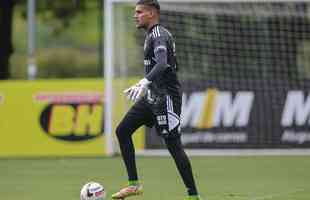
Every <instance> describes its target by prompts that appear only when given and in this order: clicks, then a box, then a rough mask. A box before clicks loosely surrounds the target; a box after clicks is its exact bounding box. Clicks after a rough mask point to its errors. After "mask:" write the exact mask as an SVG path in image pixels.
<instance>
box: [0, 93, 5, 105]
mask: <svg viewBox="0 0 310 200" xmlns="http://www.w3.org/2000/svg"><path fill="white" fill-rule="evenodd" d="M3 101H4V96H3V95H2V94H0V104H1V103H3Z"/></svg>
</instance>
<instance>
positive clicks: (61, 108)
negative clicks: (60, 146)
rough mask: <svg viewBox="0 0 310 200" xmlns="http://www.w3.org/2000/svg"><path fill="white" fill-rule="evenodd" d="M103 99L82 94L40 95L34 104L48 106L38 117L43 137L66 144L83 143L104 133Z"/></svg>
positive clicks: (36, 97) (90, 93) (98, 96)
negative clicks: (65, 142)
mask: <svg viewBox="0 0 310 200" xmlns="http://www.w3.org/2000/svg"><path fill="white" fill-rule="evenodd" d="M102 99H103V95H102V94H101V93H98V92H95V93H94V92H85V93H74V92H64V93H40V94H37V95H36V96H35V100H36V101H39V102H42V103H43V102H45V103H48V104H47V106H46V107H45V108H44V109H43V111H42V112H41V115H40V125H41V128H42V129H43V130H44V131H45V133H46V134H47V135H49V136H51V137H53V138H56V139H59V140H65V141H84V140H89V139H93V138H96V137H99V136H101V135H102V132H103V100H102Z"/></svg>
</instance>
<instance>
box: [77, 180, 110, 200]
mask: <svg viewBox="0 0 310 200" xmlns="http://www.w3.org/2000/svg"><path fill="white" fill-rule="evenodd" d="M105 196H106V191H105V190H104V187H103V186H102V185H101V184H100V183H96V182H89V183H86V184H85V185H83V187H82V189H81V195H80V197H81V200H104V199H105Z"/></svg>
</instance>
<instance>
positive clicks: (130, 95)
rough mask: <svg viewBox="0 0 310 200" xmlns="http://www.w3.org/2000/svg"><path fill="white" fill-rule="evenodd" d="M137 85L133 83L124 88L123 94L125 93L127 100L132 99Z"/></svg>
mask: <svg viewBox="0 0 310 200" xmlns="http://www.w3.org/2000/svg"><path fill="white" fill-rule="evenodd" d="M137 89H138V88H137V85H133V86H131V87H130V88H127V89H126V90H124V91H123V92H124V94H125V95H126V97H127V99H129V100H133V96H134V94H135V93H136V90H137Z"/></svg>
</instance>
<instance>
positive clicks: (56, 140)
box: [0, 79, 143, 157]
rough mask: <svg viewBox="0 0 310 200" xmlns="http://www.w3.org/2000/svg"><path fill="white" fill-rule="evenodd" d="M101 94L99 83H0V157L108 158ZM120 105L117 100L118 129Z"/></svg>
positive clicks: (121, 101) (116, 116) (136, 140)
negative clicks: (102, 156)
mask: <svg viewBox="0 0 310 200" xmlns="http://www.w3.org/2000/svg"><path fill="white" fill-rule="evenodd" d="M116 85H117V84H116ZM115 92H117V89H116V91H115ZM103 94H104V83H103V80H100V79H98V80H94V79H91V80H84V79H82V80H81V79H72V80H44V81H43V80H42V81H14V82H13V81H3V82H1V83H0V119H1V120H0V134H1V140H0V157H10V156H15V157H20V156H99V155H104V154H105V134H104V133H103V130H104V126H103V125H104V104H103V103H104V99H105V98H104V95H103ZM122 105H123V99H122V98H116V99H115V108H114V111H115V113H117V114H115V115H114V123H117V122H118V121H119V120H120V117H121V115H122V114H123V113H124V106H122ZM138 137H140V138H138ZM141 137H143V135H142V134H137V137H136V138H135V142H136V146H137V148H143V139H141Z"/></svg>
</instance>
